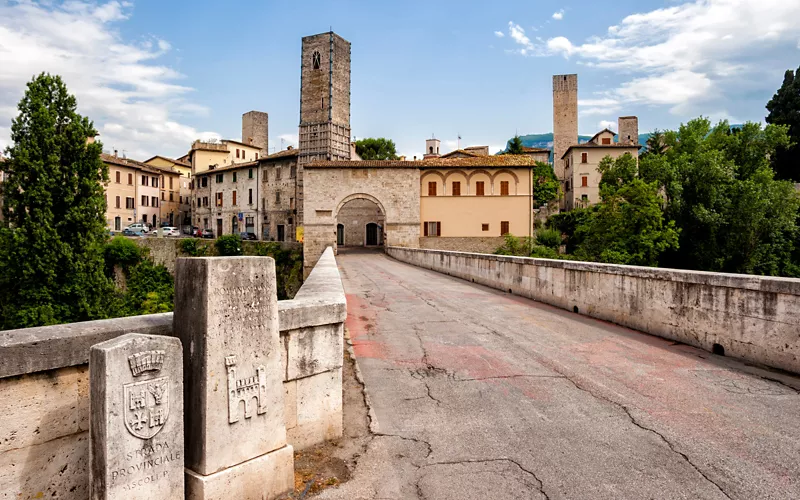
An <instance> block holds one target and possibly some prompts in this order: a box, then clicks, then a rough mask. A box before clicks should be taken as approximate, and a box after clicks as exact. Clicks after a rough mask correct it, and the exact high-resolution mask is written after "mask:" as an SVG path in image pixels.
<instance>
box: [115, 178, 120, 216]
mask: <svg viewBox="0 0 800 500" xmlns="http://www.w3.org/2000/svg"><path fill="white" fill-rule="evenodd" d="M117 175H119V172H117ZM119 205H120V197H119V196H117V205H116V206H117V208H119Z"/></svg>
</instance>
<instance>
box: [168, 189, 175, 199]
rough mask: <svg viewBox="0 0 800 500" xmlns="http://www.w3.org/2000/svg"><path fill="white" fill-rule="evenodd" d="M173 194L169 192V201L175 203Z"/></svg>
mask: <svg viewBox="0 0 800 500" xmlns="http://www.w3.org/2000/svg"><path fill="white" fill-rule="evenodd" d="M173 194H174V193H173V192H172V191H170V192H169V201H175V198H173Z"/></svg>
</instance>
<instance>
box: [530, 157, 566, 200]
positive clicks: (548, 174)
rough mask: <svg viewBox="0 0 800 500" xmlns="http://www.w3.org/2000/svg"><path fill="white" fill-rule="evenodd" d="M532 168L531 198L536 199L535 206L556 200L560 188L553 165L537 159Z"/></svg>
mask: <svg viewBox="0 0 800 500" xmlns="http://www.w3.org/2000/svg"><path fill="white" fill-rule="evenodd" d="M532 170H533V199H534V200H535V201H536V206H537V207H538V206H542V205H544V204H545V203H550V202H551V201H553V200H557V199H558V196H559V194H560V192H561V188H560V184H559V182H558V178H557V177H556V174H555V172H553V167H552V166H550V164H549V163H544V162H541V161H537V162H536V164H535V165H534V166H533V169H532Z"/></svg>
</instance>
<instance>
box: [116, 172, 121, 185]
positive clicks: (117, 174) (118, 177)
mask: <svg viewBox="0 0 800 500" xmlns="http://www.w3.org/2000/svg"><path fill="white" fill-rule="evenodd" d="M116 178H117V184H119V183H120V173H119V170H117V173H116Z"/></svg>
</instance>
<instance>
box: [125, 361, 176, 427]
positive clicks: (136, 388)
mask: <svg viewBox="0 0 800 500" xmlns="http://www.w3.org/2000/svg"><path fill="white" fill-rule="evenodd" d="M128 361H129V363H130V366H131V372H132V373H133V376H134V377H138V376H140V375H142V374H143V373H145V372H148V371H160V370H161V366H162V365H163V363H164V351H145V352H140V353H136V354H134V355H132V356H130V357H129V358H128ZM123 389H124V391H123V397H124V401H123V415H124V418H125V427H126V428H127V429H128V432H130V433H131V434H133V435H134V436H136V437H138V438H140V439H150V438H152V437H153V436H155V435H156V434H158V432H159V431H160V430H161V429H162V428H163V427H164V424H165V423H166V422H167V418H168V417H169V380H168V379H167V377H159V378H153V379H149V380H142V381H139V382H131V383H130V384H124V385H123Z"/></svg>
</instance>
